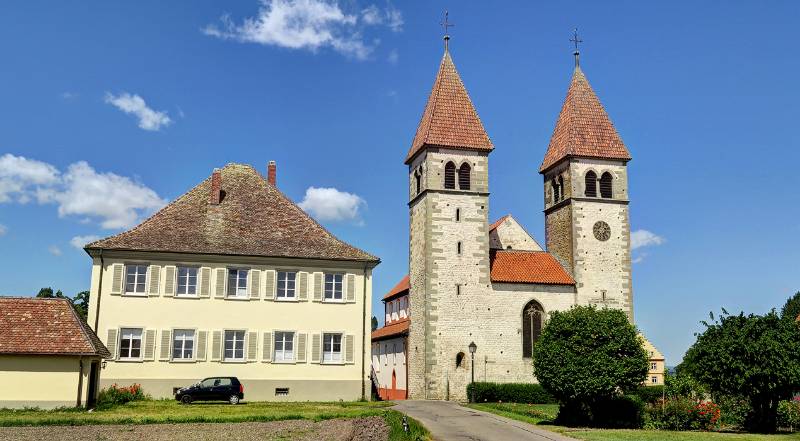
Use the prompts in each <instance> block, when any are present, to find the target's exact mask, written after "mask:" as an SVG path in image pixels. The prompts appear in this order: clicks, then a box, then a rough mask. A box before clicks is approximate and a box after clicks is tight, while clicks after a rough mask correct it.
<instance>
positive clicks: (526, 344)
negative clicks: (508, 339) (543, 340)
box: [522, 300, 544, 358]
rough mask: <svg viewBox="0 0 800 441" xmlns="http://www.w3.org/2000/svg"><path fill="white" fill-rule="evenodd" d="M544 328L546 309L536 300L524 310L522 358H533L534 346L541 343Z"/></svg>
mask: <svg viewBox="0 0 800 441" xmlns="http://www.w3.org/2000/svg"><path fill="white" fill-rule="evenodd" d="M543 327H544V309H543V308H542V305H540V304H539V302H537V301H536V300H531V301H530V302H528V304H527V305H525V308H523V309H522V356H523V357H524V358H531V357H532V356H533V345H535V344H536V342H537V341H539V337H541V335H542V328H543Z"/></svg>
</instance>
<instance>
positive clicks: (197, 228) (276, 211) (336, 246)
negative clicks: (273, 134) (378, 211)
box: [86, 164, 379, 263]
mask: <svg viewBox="0 0 800 441" xmlns="http://www.w3.org/2000/svg"><path fill="white" fill-rule="evenodd" d="M220 177H221V183H220V186H221V190H222V192H223V193H224V196H223V197H222V198H221V201H220V203H219V204H213V203H211V201H209V194H210V192H211V181H212V178H211V177H209V178H207V179H205V180H204V181H203V182H201V183H199V184H198V185H197V186H195V187H194V188H193V189H191V190H189V192H188V193H186V194H184V195H183V196H181V197H179V198H178V199H176V200H174V201H172V202H171V203H170V204H169V205H167V206H166V207H164V208H162V209H161V210H160V211H159V212H157V213H156V214H154V215H153V216H151V217H150V218H149V219H147V220H145V221H144V222H142V223H141V224H139V225H138V226H136V227H134V228H133V229H131V230H128V231H125V232H123V233H120V234H117V235H116V236H111V237H108V238H106V239H102V240H99V241H96V242H93V243H90V244H88V245H86V250H87V251H91V250H93V249H118V250H137V251H166V252H182V253H196V254H225V255H240V256H276V257H300V258H309V259H330V260H355V261H366V262H374V263H377V262H379V259H378V258H377V257H375V256H373V255H371V254H369V253H366V252H364V251H362V250H360V249H358V248H356V247H353V246H351V245H349V244H347V243H345V242H343V241H341V240H339V239H338V238H336V237H334V236H333V235H332V234H331V233H329V232H328V231H327V230H326V229H325V228H323V227H322V226H321V225H320V224H319V223H317V222H316V221H315V220H314V219H312V218H311V217H310V216H308V214H306V213H305V212H304V211H303V210H302V209H301V208H300V207H298V206H297V205H296V204H295V203H294V202H292V201H291V200H289V198H287V197H286V196H285V195H284V194H283V193H281V192H280V191H279V190H278V189H277V188H276V187H275V186H273V185H271V184H269V183H268V182H267V180H266V179H264V177H263V176H261V174H259V173H258V172H257V171H256V170H255V169H254V168H253V167H251V166H249V165H243V164H228V165H226V166H225V167H224V168H222V169H221V170H220Z"/></svg>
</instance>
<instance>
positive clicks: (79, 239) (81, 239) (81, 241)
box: [69, 235, 100, 250]
mask: <svg viewBox="0 0 800 441" xmlns="http://www.w3.org/2000/svg"><path fill="white" fill-rule="evenodd" d="M96 240H100V236H94V235H88V236H75V237H73V238H72V239H70V241H69V244H70V245H72V246H73V247H75V248H77V249H79V250H82V249H83V247H85V246H86V244H88V243H92V242H94V241H96Z"/></svg>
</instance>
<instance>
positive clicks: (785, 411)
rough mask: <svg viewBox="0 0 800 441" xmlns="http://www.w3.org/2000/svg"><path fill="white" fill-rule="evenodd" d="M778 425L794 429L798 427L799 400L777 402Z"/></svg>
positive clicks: (799, 416)
mask: <svg viewBox="0 0 800 441" xmlns="http://www.w3.org/2000/svg"><path fill="white" fill-rule="evenodd" d="M778 426H779V427H783V428H786V429H789V430H791V431H792V432H794V431H795V429H797V428H798V427H800V401H798V400H792V401H781V402H780V403H778Z"/></svg>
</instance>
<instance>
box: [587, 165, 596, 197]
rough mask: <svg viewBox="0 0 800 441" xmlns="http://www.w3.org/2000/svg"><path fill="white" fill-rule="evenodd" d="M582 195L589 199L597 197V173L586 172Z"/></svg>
mask: <svg viewBox="0 0 800 441" xmlns="http://www.w3.org/2000/svg"><path fill="white" fill-rule="evenodd" d="M584 194H585V195H586V197H590V198H596V197H597V173H595V172H593V171H591V170H589V171H588V172H586V191H585V192H584Z"/></svg>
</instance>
